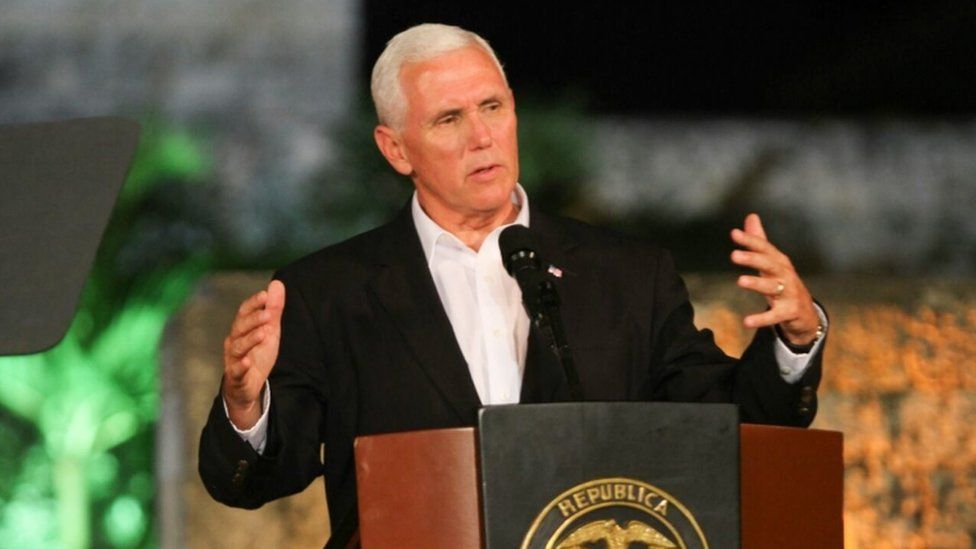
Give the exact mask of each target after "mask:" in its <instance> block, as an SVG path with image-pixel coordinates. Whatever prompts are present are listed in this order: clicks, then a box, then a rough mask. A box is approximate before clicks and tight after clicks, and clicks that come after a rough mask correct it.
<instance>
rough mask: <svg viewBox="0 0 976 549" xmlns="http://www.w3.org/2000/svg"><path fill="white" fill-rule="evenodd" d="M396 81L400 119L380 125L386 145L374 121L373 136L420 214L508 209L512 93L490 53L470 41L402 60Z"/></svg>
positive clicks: (513, 157)
mask: <svg viewBox="0 0 976 549" xmlns="http://www.w3.org/2000/svg"><path fill="white" fill-rule="evenodd" d="M400 84H401V89H402V90H403V94H404V97H405V99H406V102H407V112H406V117H405V120H404V123H403V127H402V128H400V129H399V131H392V130H389V129H388V128H387V129H386V131H387V134H388V135H389V136H392V137H389V141H392V142H395V145H393V148H392V149H388V148H385V147H384V144H383V143H382V138H381V137H380V132H381V128H383V127H382V126H381V127H380V128H378V129H377V142H378V143H379V144H380V149H381V150H382V151H383V153H384V155H385V156H386V157H387V159H388V160H389V161H390V163H391V164H392V165H393V167H394V168H395V169H396V170H397V171H399V172H400V173H402V174H404V175H410V177H411V178H412V179H413V182H414V185H415V186H416V188H417V195H418V199H419V200H420V203H421V205H422V206H423V207H424V209H425V210H426V211H427V213H428V215H430V216H431V217H433V218H435V220H436V219H437V218H438V217H440V216H443V215H448V216H453V217H455V218H456V217H457V216H463V217H467V216H479V215H484V214H493V213H501V212H506V211H508V209H509V208H510V203H511V202H510V200H511V193H512V191H513V189H514V188H515V182H516V180H517V179H518V168H519V166H518V138H517V136H516V126H517V123H516V118H515V100H514V97H513V96H512V91H511V90H510V89H509V87H508V86H507V85H506V83H505V80H504V78H503V77H502V75H501V73H500V72H499V70H498V68H497V67H496V66H495V64H494V62H492V60H491V58H490V57H489V56H488V55H487V54H486V53H485V52H484V51H483V50H481V48H478V47H474V46H471V47H466V48H463V49H459V50H456V51H453V52H450V53H447V54H445V55H442V56H440V57H436V58H434V59H430V60H428V61H423V62H419V63H408V64H406V65H404V66H403V68H402V69H401V71H400ZM389 141H388V144H389ZM388 151H391V152H388ZM391 154H392V157H391Z"/></svg>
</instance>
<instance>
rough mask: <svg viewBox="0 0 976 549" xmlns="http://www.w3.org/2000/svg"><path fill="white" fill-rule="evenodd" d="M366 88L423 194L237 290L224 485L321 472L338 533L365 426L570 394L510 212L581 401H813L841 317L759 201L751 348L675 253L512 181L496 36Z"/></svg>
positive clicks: (221, 439)
mask: <svg viewBox="0 0 976 549" xmlns="http://www.w3.org/2000/svg"><path fill="white" fill-rule="evenodd" d="M372 91H373V98H374V101H375V103H376V109H377V114H378V117H379V121H380V123H379V125H378V126H377V127H376V129H375V130H374V137H375V140H376V144H377V146H378V147H379V150H380V152H381V153H382V154H383V156H384V157H385V158H386V159H387V161H388V162H389V163H390V165H391V166H392V167H393V168H394V169H395V170H396V171H397V172H399V173H401V174H403V175H405V176H407V177H409V178H410V179H411V181H412V182H413V184H414V187H415V189H416V192H415V195H414V198H413V200H412V202H411V204H410V205H409V206H408V207H407V208H405V209H404V210H403V212H402V213H401V214H400V215H399V216H398V218H397V219H395V220H394V221H393V222H391V223H390V224H388V225H385V226H383V227H380V228H377V229H374V230H373V231H370V232H368V233H365V234H363V235H360V236H357V237H355V238H353V239H351V240H349V241H346V242H343V243H341V244H338V245H335V246H332V247H329V248H326V249H324V250H321V251H319V252H317V253H315V254H312V255H310V256H308V257H305V258H303V259H301V260H299V261H298V262H296V263H294V264H292V265H289V266H288V267H285V268H284V269H282V270H281V271H279V272H277V273H276V274H275V277H274V278H275V280H273V281H272V282H271V283H270V284H269V285H268V288H267V290H266V291H262V292H259V293H258V294H255V295H253V296H251V297H250V298H249V299H247V300H246V301H245V302H244V303H243V304H242V305H241V307H240V310H239V311H238V314H237V317H236V318H235V319H234V323H233V326H232V328H231V332H230V335H229V336H228V337H227V339H226V340H225V342H224V378H223V382H222V387H221V395H220V396H218V397H217V399H216V400H215V402H214V406H213V409H212V411H211V415H210V417H209V420H208V423H207V426H206V427H205V429H204V432H203V435H202V438H201V447H200V473H201V476H202V478H203V480H204V483H205V484H206V486H207V488H208V490H209V491H210V493H211V494H212V495H213V497H214V498H216V499H218V500H219V501H222V502H225V503H227V504H229V505H234V506H240V507H257V506H259V505H261V504H263V503H264V502H266V501H268V500H270V499H273V498H277V497H280V496H284V495H287V494H291V493H294V492H297V491H299V490H301V489H303V488H304V487H305V486H307V484H308V483H309V482H311V481H312V480H313V479H314V478H315V477H316V476H318V475H320V474H324V475H325V477H326V491H327V496H328V503H329V510H330V513H331V517H332V525H333V531H334V532H342V531H343V530H344V529H348V528H351V525H352V524H354V520H355V505H356V500H355V484H354V482H355V475H354V467H353V457H352V441H353V438H354V437H356V436H359V435H364V434H372V433H380V432H390V431H405V430H415V429H424V428H444V427H457V426H468V425H473V424H474V423H475V421H476V414H477V410H478V408H479V407H480V406H481V405H483V404H504V403H515V402H552V401H559V400H566V399H567V398H568V396H569V393H568V388H567V382H566V380H565V377H564V375H563V373H562V369H561V367H560V365H559V363H558V361H557V360H556V359H555V357H553V356H552V355H551V354H550V353H549V352H548V350H547V349H546V346H545V344H544V342H543V341H542V340H541V339H540V337H541V336H540V335H539V334H537V333H536V331H535V330H534V329H532V328H531V326H530V323H529V321H528V318H527V316H526V314H525V312H524V310H523V308H522V306H521V304H520V297H521V294H520V293H519V290H518V287H517V286H516V284H515V282H514V281H513V280H512V279H511V277H509V276H508V275H507V274H505V273H504V271H503V269H502V267H501V259H500V253H499V249H498V235H499V233H500V231H501V230H502V228H504V227H506V226H508V225H510V224H513V223H517V224H522V225H528V226H530V227H531V228H532V231H533V232H534V233H535V234H536V235H537V237H538V239H539V242H540V249H541V250H544V251H545V254H546V256H545V260H546V261H547V263H548V262H551V264H552V265H553V268H552V269H551V273H552V274H550V277H551V278H552V280H553V282H554V284H555V285H556V286H557V287H558V288H559V291H560V294H561V296H562V299H563V305H562V315H563V322H564V324H565V326H566V331H567V335H568V339H569V341H570V344H571V345H572V348H573V353H574V356H575V361H576V364H577V368H578V370H579V376H580V379H581V382H582V387H583V391H584V394H585V396H586V398H587V399H591V400H665V401H695V402H729V401H732V402H736V403H738V404H739V405H740V409H741V411H742V417H743V419H744V420H745V421H754V422H765V423H781V424H786V425H808V424H809V422H810V421H811V420H812V419H813V415H814V413H815V410H816V398H815V393H814V391H815V389H816V386H817V384H818V382H819V377H820V366H819V356H820V354H819V349H820V347H821V346H822V341H823V337H822V336H823V331H824V328H825V323H826V321H825V319H824V318H823V317H822V313H820V312H819V311H818V309H817V308H816V307H815V305H814V304H813V300H812V299H811V297H810V294H809V293H808V292H807V290H806V288H805V286H804V285H803V283H802V281H801V280H800V278H799V277H798V276H797V274H796V272H795V271H794V269H793V267H792V265H791V264H790V261H789V258H787V257H786V256H785V255H783V254H782V253H781V252H780V251H779V250H777V249H776V248H775V247H774V246H773V245H772V244H771V243H769V241H768V240H767V239H766V235H765V233H764V232H763V228H762V225H761V223H760V220H759V218H758V216H756V215H750V216H749V217H747V218H746V221H745V226H744V228H743V229H742V230H740V229H735V230H733V231H732V239H733V241H735V243H736V244H738V245H739V246H740V247H741V248H743V249H740V250H737V251H735V252H733V254H732V261H733V263H735V264H737V265H741V266H745V267H751V268H752V269H755V270H756V271H757V273H758V274H757V275H755V276H742V277H740V278H739V281H738V283H739V285H740V286H741V287H742V288H744V289H746V290H750V291H754V292H757V293H759V294H761V295H764V296H765V297H766V299H767V302H768V304H769V308H768V310H766V311H764V312H761V313H758V314H754V315H751V316H748V317H746V318H745V320H744V323H745V325H746V326H747V327H749V328H760V329H759V330H758V332H757V335H756V339H755V340H754V341H753V344H752V345H751V346H750V347H749V349H748V350H747V351H746V353H745V354H744V355H743V357H742V359H741V360H740V361H738V362H737V361H735V360H733V359H730V358H729V357H727V356H725V355H724V354H723V353H722V352H721V351H720V350H719V349H718V348H717V347H716V346H715V345H714V343H713V341H712V338H711V335H710V334H709V333H708V332H699V331H698V330H696V329H695V327H694V325H693V323H692V309H691V305H690V304H689V302H688V296H687V293H686V291H685V288H684V285H683V283H682V282H681V280H680V278H679V277H678V276H677V274H676V273H675V270H674V266H673V264H672V262H671V259H670V257H669V255H668V254H667V253H666V252H664V251H663V250H660V249H658V248H655V247H653V246H649V245H646V244H643V243H639V242H634V241H631V240H629V239H626V238H623V237H621V236H618V235H614V234H611V233H607V232H604V231H600V230H597V229H594V228H592V227H588V226H585V225H583V224H581V223H577V222H574V221H570V220H565V219H558V218H551V217H548V216H545V215H543V214H541V213H539V212H537V211H535V210H532V209H531V207H530V206H529V204H528V197H526V196H525V193H524V192H523V191H522V189H521V187H519V186H518V185H517V181H518V171H519V159H518V144H517V139H516V115H515V99H514V97H513V95H512V90H511V89H510V88H509V86H508V83H507V81H506V79H505V75H504V72H503V71H502V68H501V65H500V64H499V62H498V61H497V59H496V58H495V55H494V53H493V52H492V50H491V48H490V47H489V46H488V44H487V43H485V42H484V41H483V40H482V39H481V38H479V37H477V36H476V35H474V34H472V33H469V32H467V31H464V30H461V29H458V28H455V27H446V26H443V25H420V26H417V27H413V28H411V29H409V30H407V31H404V32H403V33H401V34H399V35H397V36H396V37H394V38H393V39H392V40H391V41H390V43H389V44H388V46H387V48H386V50H385V51H384V52H383V54H382V55H381V56H380V58H379V60H378V61H377V63H376V66H375V67H374V70H373V81H372ZM286 293H287V299H286ZM774 327H775V328H774ZM777 333H778V334H779V335H778V336H777V335H776V334H777ZM322 444H324V446H325V460H324V465H323V462H322V459H321V457H320V445H322Z"/></svg>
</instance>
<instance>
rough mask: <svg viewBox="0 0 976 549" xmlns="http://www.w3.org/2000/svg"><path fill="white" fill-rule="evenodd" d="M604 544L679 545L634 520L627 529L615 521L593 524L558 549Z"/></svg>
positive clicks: (618, 547)
mask: <svg viewBox="0 0 976 549" xmlns="http://www.w3.org/2000/svg"><path fill="white" fill-rule="evenodd" d="M601 541H602V542H603V543H604V547H606V548H607V549H628V548H629V547H630V544H631V543H634V542H637V543H643V544H644V545H646V546H647V547H652V548H658V547H662V548H665V549H672V548H674V547H677V545H675V544H673V543H671V540H669V539H668V538H666V537H664V535H663V534H661V532H658V531H657V530H655V529H653V528H651V527H650V526H648V525H646V524H644V523H643V522H638V521H636V520H632V521H630V522H628V523H627V528H621V527H620V526H618V525H617V521H615V520H613V519H609V520H600V521H596V522H591V523H589V524H587V525H585V526H582V527H580V528H579V529H577V530H576V531H575V532H573V533H572V534H570V535H568V536H566V539H564V540H562V541H561V542H559V545H557V546H556V549H584V548H585V547H587V546H588V545H589V544H591V543H598V542H601Z"/></svg>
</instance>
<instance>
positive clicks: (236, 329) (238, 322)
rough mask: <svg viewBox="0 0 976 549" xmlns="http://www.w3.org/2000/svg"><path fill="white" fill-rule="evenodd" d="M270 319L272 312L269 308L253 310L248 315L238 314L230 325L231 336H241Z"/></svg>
mask: <svg viewBox="0 0 976 549" xmlns="http://www.w3.org/2000/svg"><path fill="white" fill-rule="evenodd" d="M269 320H271V314H270V313H269V312H268V311H267V310H257V311H252V312H251V313H250V314H248V315H244V316H237V317H236V318H235V319H234V323H233V324H232V325H231V327H230V335H231V337H241V336H242V335H244V334H246V333H248V332H250V331H251V330H253V329H255V328H257V327H258V326H261V325H262V324H264V323H266V322H268V321H269Z"/></svg>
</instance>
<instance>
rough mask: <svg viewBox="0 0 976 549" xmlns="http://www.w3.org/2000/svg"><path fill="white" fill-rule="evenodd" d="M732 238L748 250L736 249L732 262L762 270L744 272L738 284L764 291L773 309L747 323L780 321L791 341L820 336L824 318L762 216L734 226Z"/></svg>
mask: <svg viewBox="0 0 976 549" xmlns="http://www.w3.org/2000/svg"><path fill="white" fill-rule="evenodd" d="M732 240H733V241H734V242H735V243H736V244H738V245H739V246H741V247H742V248H744V249H741V250H735V251H733V252H732V262H733V263H735V264H736V265H741V266H743V267H751V268H753V269H755V270H756V271H758V273H757V275H756V276H750V275H742V276H740V277H739V280H738V282H737V283H738V285H739V286H740V287H741V288H744V289H746V290H751V291H753V292H756V293H758V294H761V295H762V296H764V297H765V298H766V302H767V303H768V304H769V310H767V311H765V312H762V313H757V314H753V315H749V316H747V317H746V318H745V319H744V320H743V325H745V327H747V328H761V327H763V326H773V325H776V324H778V325H779V327H780V330H781V332H782V334H783V336H785V337H786V338H787V339H788V340H789V342H790V343H792V344H794V345H807V344H809V343H810V342H812V341H813V340H814V339H815V338H816V337H817V330H818V327H819V326H820V317H819V316H818V315H817V310H816V308H815V307H814V305H813V298H812V297H811V296H810V292H809V291H807V288H806V286H804V284H803V281H802V280H800V276H799V275H798V274H796V270H795V269H794V268H793V263H792V262H791V261H790V258H789V257H787V256H786V254H784V253H783V252H781V251H779V249H778V248H776V246H773V244H772V243H770V242H769V240H767V239H766V231H764V230H763V226H762V221H761V220H760V219H759V216H758V215H756V214H754V213H751V214H749V215H747V216H746V221H745V224H744V225H743V228H742V229H732Z"/></svg>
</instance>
